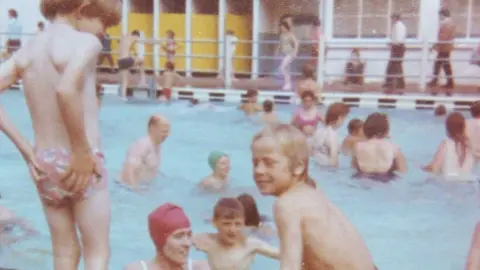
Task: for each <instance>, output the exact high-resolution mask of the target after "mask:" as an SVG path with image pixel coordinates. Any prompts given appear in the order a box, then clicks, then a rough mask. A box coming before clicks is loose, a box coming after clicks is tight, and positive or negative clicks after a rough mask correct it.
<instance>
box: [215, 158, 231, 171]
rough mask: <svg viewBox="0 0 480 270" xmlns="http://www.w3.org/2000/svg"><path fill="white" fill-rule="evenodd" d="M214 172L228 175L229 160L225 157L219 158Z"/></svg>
mask: <svg viewBox="0 0 480 270" xmlns="http://www.w3.org/2000/svg"><path fill="white" fill-rule="evenodd" d="M215 171H217V172H219V173H220V174H222V175H228V173H229V172H230V159H229V158H228V157H227V156H223V157H221V158H220V159H219V160H218V161H217V165H216V166H215Z"/></svg>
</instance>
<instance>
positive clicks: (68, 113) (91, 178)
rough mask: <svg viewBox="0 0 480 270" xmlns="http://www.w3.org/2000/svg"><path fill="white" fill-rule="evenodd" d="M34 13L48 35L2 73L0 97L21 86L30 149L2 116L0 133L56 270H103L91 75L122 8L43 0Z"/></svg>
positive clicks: (103, 200) (104, 192)
mask: <svg viewBox="0 0 480 270" xmlns="http://www.w3.org/2000/svg"><path fill="white" fill-rule="evenodd" d="M40 9H41V12H42V14H43V15H44V16H45V17H46V18H47V19H48V20H49V21H50V22H51V24H49V27H48V28H47V29H45V31H43V32H41V33H38V34H37V35H36V36H35V37H33V38H32V39H31V40H30V42H29V43H28V44H26V45H25V46H22V48H20V50H19V51H17V52H16V53H15V54H14V55H13V56H12V57H11V58H10V59H9V60H8V61H6V62H5V63H4V64H2V65H1V66H0V92H3V91H4V90H5V89H8V87H10V85H12V84H13V83H14V82H15V81H16V80H17V79H20V78H21V79H22V82H23V85H24V94H25V99H26V102H27V106H28V109H29V111H30V116H31V119H32V126H33V130H34V138H35V142H34V145H35V146H34V147H32V146H31V145H30V143H29V142H28V140H26V139H25V138H24V137H23V136H22V135H21V134H20V132H19V131H18V130H17V128H16V127H15V126H14V125H13V123H12V122H11V121H10V120H9V119H8V117H7V115H6V113H5V112H4V111H3V110H0V129H1V130H3V131H4V132H5V134H7V136H8V137H9V138H10V139H11V140H12V142H14V143H15V145H16V146H17V148H18V149H19V151H20V152H21V154H22V156H23V157H24V159H25V160H26V162H27V163H28V164H29V169H30V173H31V174H32V177H33V178H34V180H35V184H36V187H37V190H38V193H39V195H40V199H41V201H42V204H43V210H44V213H45V217H46V220H47V222H48V225H49V228H50V234H51V236H52V245H53V259H54V269H55V270H74V269H77V268H78V263H79V260H80V256H81V254H82V253H83V255H84V267H85V269H88V270H106V269H108V261H109V256H110V248H109V230H110V197H109V193H108V189H107V177H106V170H105V167H104V163H103V154H102V152H101V150H100V147H101V143H100V130H99V126H100V124H99V104H98V102H97V100H96V98H97V97H96V91H95V83H96V72H95V69H96V62H97V59H98V56H99V54H100V52H101V50H102V44H101V42H100V40H99V38H98V36H99V35H101V34H103V33H104V32H105V29H106V28H107V27H110V26H113V25H116V24H118V23H119V22H120V14H121V2H120V0H88V1H87V0H85V1H83V0H41V1H40ZM39 74H41V76H39ZM99 83H100V82H99ZM77 227H78V229H79V232H80V237H79V235H77ZM78 239H81V241H82V243H81V244H80V243H79V240H78ZM81 247H83V252H81Z"/></svg>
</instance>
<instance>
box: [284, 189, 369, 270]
mask: <svg viewBox="0 0 480 270" xmlns="http://www.w3.org/2000/svg"><path fill="white" fill-rule="evenodd" d="M275 214H276V215H282V216H284V217H285V218H286V219H287V221H286V222H285V223H284V224H283V225H280V226H279V234H280V242H281V247H282V249H281V255H280V258H281V260H282V268H281V269H287V268H288V267H289V266H292V265H291V264H288V266H287V264H286V265H285V266H284V265H283V259H284V256H285V257H286V258H289V257H290V258H291V256H288V255H290V254H288V255H286V254H287V253H289V252H298V251H297V250H295V251H291V249H297V247H296V246H291V245H288V246H286V245H285V244H288V243H284V241H285V240H286V238H288V237H294V235H292V231H296V230H297V229H296V228H294V227H295V226H296V225H293V224H294V223H298V227H299V228H298V229H299V230H300V232H299V233H300V234H301V246H302V248H301V250H302V251H303V254H302V255H301V257H302V262H303V264H302V265H303V266H304V269H308V270H310V269H329V270H373V269H375V267H374V264H373V260H372V257H371V255H370V252H369V250H368V248H367V246H366V244H365V242H364V240H363V239H362V237H361V236H360V234H359V232H358V231H357V230H356V229H355V228H354V226H353V224H352V223H351V222H350V221H349V220H348V219H347V217H346V216H344V215H343V213H341V212H340V210H339V209H338V208H337V207H336V206H334V205H333V204H332V203H331V202H330V201H329V200H328V199H327V198H326V197H325V195H324V194H323V193H322V192H321V191H320V190H316V189H314V188H312V187H310V186H308V185H306V184H300V185H299V186H297V187H295V188H293V189H292V190H290V191H288V192H287V193H285V194H284V195H282V196H281V197H280V198H279V199H278V201H277V202H276V205H275ZM276 219H277V222H278V217H277V216H276ZM277 225H278V224H277ZM289 234H290V235H289ZM286 241H289V240H288V239H287V240H286ZM295 266H296V267H299V266H297V265H295ZM283 267H285V268H283ZM295 269H300V268H295Z"/></svg>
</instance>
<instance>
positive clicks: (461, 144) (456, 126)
mask: <svg viewBox="0 0 480 270" xmlns="http://www.w3.org/2000/svg"><path fill="white" fill-rule="evenodd" d="M465 126H466V123H465V117H463V115H462V114H461V113H459V112H453V113H450V114H449V115H448V116H447V119H446V120H445V128H446V129H447V135H448V137H449V138H450V139H452V140H453V141H454V142H455V150H456V151H457V153H458V158H459V160H458V161H459V163H460V164H463V163H464V162H465V159H466V157H467V144H468V138H467V136H466V134H465Z"/></svg>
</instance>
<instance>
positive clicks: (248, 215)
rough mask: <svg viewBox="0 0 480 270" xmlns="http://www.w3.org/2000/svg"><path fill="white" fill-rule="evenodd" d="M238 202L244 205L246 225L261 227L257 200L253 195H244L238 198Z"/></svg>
mask: <svg viewBox="0 0 480 270" xmlns="http://www.w3.org/2000/svg"><path fill="white" fill-rule="evenodd" d="M237 200H238V201H239V202H240V203H241V204H242V205H243V209H244V213H245V225H246V226H254V227H259V226H260V222H261V219H260V213H259V212H258V208H257V203H256V202H255V199H254V198H253V197H252V196H251V195H249V194H246V193H243V194H241V195H240V196H238V197H237Z"/></svg>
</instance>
